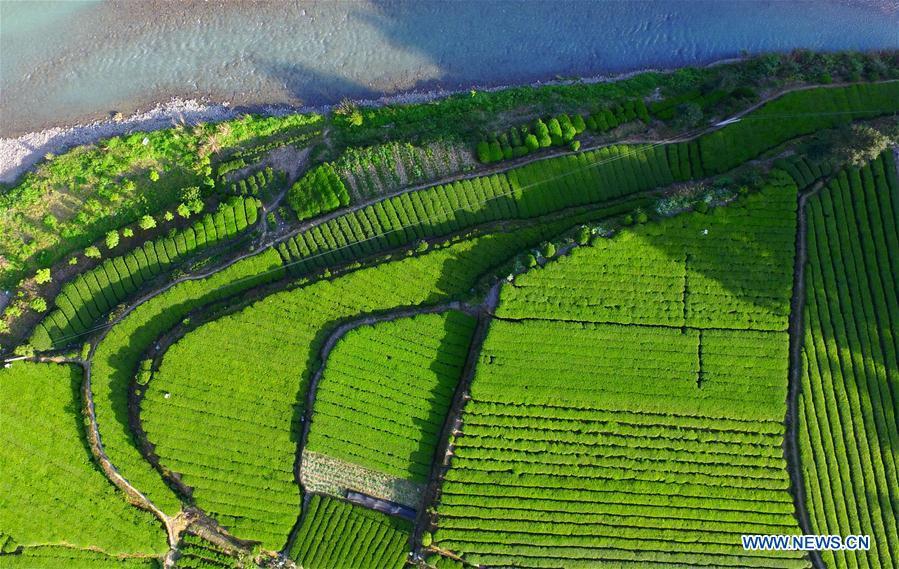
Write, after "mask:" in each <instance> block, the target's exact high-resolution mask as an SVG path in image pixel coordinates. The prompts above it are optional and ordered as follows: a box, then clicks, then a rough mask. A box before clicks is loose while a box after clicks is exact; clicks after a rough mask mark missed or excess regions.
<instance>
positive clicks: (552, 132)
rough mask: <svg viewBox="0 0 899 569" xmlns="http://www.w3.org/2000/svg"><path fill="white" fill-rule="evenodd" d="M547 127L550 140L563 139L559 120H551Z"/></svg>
mask: <svg viewBox="0 0 899 569" xmlns="http://www.w3.org/2000/svg"><path fill="white" fill-rule="evenodd" d="M546 126H547V128H548V129H549V136H550V138H552V139H556V138H559V139H561V138H562V125H560V124H559V119H557V118H555V117H553V118H551V119H549V122H547V123H546Z"/></svg>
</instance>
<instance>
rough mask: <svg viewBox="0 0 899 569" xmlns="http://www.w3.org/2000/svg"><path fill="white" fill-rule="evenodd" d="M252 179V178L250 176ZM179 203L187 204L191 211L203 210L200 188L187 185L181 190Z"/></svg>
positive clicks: (198, 211)
mask: <svg viewBox="0 0 899 569" xmlns="http://www.w3.org/2000/svg"><path fill="white" fill-rule="evenodd" d="M250 179H251V180H252V178H250ZM181 203H183V204H184V205H186V206H187V208H188V209H189V210H190V211H191V213H200V212H201V211H203V198H202V194H201V193H200V188H199V187H197V186H188V187H186V188H183V189H182V190H181Z"/></svg>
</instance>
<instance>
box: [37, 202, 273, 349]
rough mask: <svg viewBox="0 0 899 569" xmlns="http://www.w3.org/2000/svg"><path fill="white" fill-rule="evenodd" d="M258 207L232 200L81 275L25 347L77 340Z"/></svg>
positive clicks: (236, 228)
mask: <svg viewBox="0 0 899 569" xmlns="http://www.w3.org/2000/svg"><path fill="white" fill-rule="evenodd" d="M258 208H259V200H257V199H256V198H235V199H233V200H231V201H229V202H228V203H223V204H222V205H221V207H220V208H219V209H218V211H216V212H215V213H214V214H211V213H210V214H206V215H205V216H203V217H202V218H201V219H199V220H198V221H197V222H196V223H194V224H193V225H192V226H191V227H187V228H184V229H182V230H180V231H175V232H173V233H172V234H170V235H168V236H165V237H160V238H158V239H155V240H153V241H147V242H145V243H144V244H143V246H141V247H136V248H134V249H133V250H131V251H129V252H128V253H126V254H124V255H122V256H120V257H113V258H111V259H106V260H105V261H104V262H103V263H102V264H101V265H99V266H97V267H95V268H93V269H91V270H89V271H86V272H84V273H81V274H80V275H78V276H77V277H75V278H74V279H73V280H71V281H69V282H68V283H66V284H65V285H64V286H63V287H62V290H61V291H60V293H59V295H58V296H57V297H56V298H55V299H54V301H53V303H54V304H55V305H56V309H55V310H53V311H52V312H50V314H49V315H48V316H47V317H46V318H44V320H42V321H41V323H40V324H38V326H37V328H35V330H34V333H33V335H32V337H31V344H32V345H33V346H34V347H35V349H37V350H48V349H50V348H51V347H55V348H60V347H63V346H65V345H68V344H71V343H73V342H76V341H78V340H79V339H81V336H82V335H83V334H84V333H85V332H89V331H91V330H92V329H93V326H94V325H95V324H96V323H97V321H98V320H99V319H101V318H102V317H103V316H104V315H105V314H107V313H109V311H110V309H112V308H114V307H115V306H117V305H118V304H119V303H121V302H123V301H124V300H126V299H128V298H129V297H131V296H133V295H134V294H135V293H136V292H137V291H138V290H140V289H141V287H142V286H143V285H144V284H145V283H146V282H148V281H151V280H153V279H154V278H155V277H157V276H159V275H160V274H163V273H165V272H166V270H167V269H168V268H169V267H170V266H172V265H174V264H176V263H178V262H180V261H181V260H182V259H184V258H185V257H187V256H188V255H191V254H194V253H197V252H199V251H202V250H204V249H206V248H208V247H211V246H213V245H216V244H217V243H219V242H221V241H224V240H226V239H230V238H232V237H234V236H235V235H237V234H239V233H241V232H243V231H244V230H245V229H247V228H248V227H251V226H253V225H254V224H255V223H256V220H257V215H258Z"/></svg>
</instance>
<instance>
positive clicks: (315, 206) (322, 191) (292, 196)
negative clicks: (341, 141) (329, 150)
mask: <svg viewBox="0 0 899 569" xmlns="http://www.w3.org/2000/svg"><path fill="white" fill-rule="evenodd" d="M287 203H288V204H290V207H291V208H293V211H294V212H296V214H297V217H298V218H299V219H301V220H302V219H306V218H309V217H315V216H317V215H320V214H322V213H325V212H328V211H331V210H333V209H337V208H339V207H341V206H345V205H348V204H349V203H350V194H349V192H347V189H346V186H344V185H343V181H341V179H340V176H338V175H337V172H335V171H334V167H333V166H332V165H331V164H322V165H321V166H317V167H315V168H313V169H312V170H310V171H308V172H306V174H304V175H303V177H302V178H300V179H299V180H297V181H296V182H294V184H293V186H291V188H290V190H289V191H288V192H287Z"/></svg>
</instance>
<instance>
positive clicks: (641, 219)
mask: <svg viewBox="0 0 899 569" xmlns="http://www.w3.org/2000/svg"><path fill="white" fill-rule="evenodd" d="M634 219H635V220H636V222H637V223H640V224H643V223H646V222H647V221H649V216H648V215H646V212H645V211H638V212H637V215H636V216H635V217H634Z"/></svg>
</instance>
